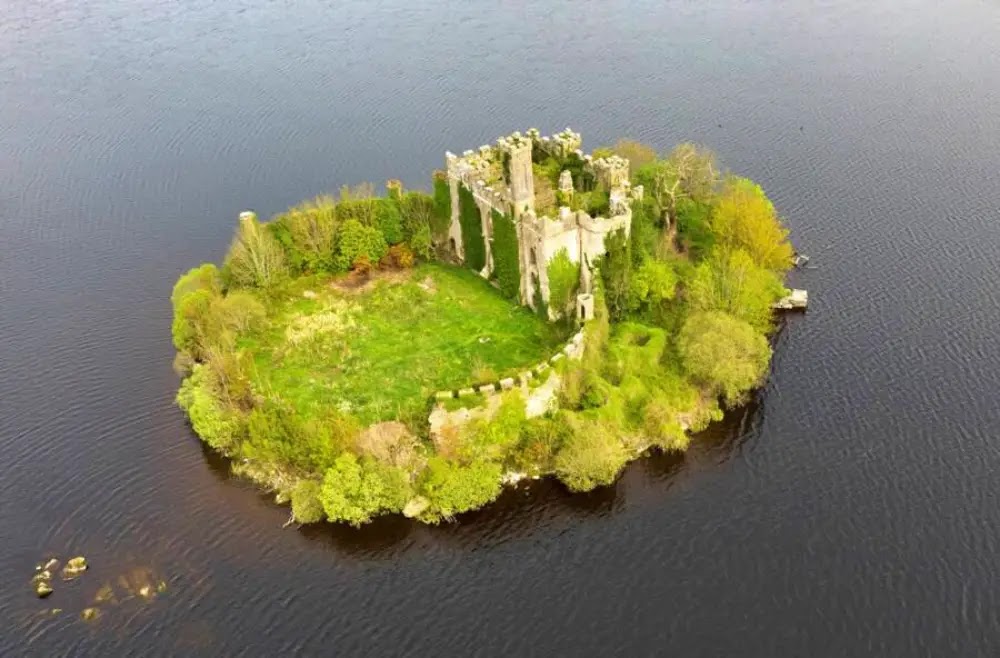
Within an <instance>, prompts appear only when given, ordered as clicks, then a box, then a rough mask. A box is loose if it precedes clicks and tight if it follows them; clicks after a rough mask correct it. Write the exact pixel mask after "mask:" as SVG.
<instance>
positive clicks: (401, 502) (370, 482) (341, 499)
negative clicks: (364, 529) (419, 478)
mask: <svg viewBox="0 0 1000 658" xmlns="http://www.w3.org/2000/svg"><path fill="white" fill-rule="evenodd" d="M411 494H412V490H411V487H410V482H409V476H408V475H407V474H406V472H405V471H403V470H402V469H399V468H396V467H393V466H387V465H385V464H380V463H379V462H377V461H375V460H372V459H362V460H359V459H358V458H357V457H356V456H354V455H353V454H351V453H349V452H345V453H344V454H342V455H341V456H340V457H338V458H337V461H336V462H334V465H333V466H332V467H331V468H329V469H328V470H327V471H326V474H325V475H324V477H323V486H322V490H321V492H320V500H321V501H322V503H323V511H325V512H326V516H327V518H329V519H330V520H331V521H344V522H346V523H350V524H351V525H353V526H360V525H362V524H363V523H368V522H369V521H371V520H372V519H373V518H374V517H376V516H378V515H380V514H385V513H389V512H400V511H402V509H403V507H404V506H405V505H406V501H407V500H409V499H410V496H411Z"/></svg>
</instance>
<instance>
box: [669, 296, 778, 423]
mask: <svg viewBox="0 0 1000 658" xmlns="http://www.w3.org/2000/svg"><path fill="white" fill-rule="evenodd" d="M677 350H678V352H679V354H680V357H681V362H682V364H683V366H684V369H685V370H686V371H687V372H688V373H689V374H690V375H691V376H692V377H693V378H694V379H695V380H696V381H698V382H700V383H702V384H704V385H705V386H707V387H709V389H710V390H711V391H712V392H713V393H715V394H716V395H721V396H722V397H723V398H724V399H725V400H726V402H727V403H729V404H735V403H738V402H740V401H742V400H743V398H744V395H745V393H746V392H747V391H749V390H750V389H752V388H753V387H754V386H756V385H757V384H758V383H759V382H760V381H761V379H762V378H763V377H764V374H765V373H766V371H767V365H768V363H769V362H770V359H771V346H770V345H768V344H767V338H766V337H765V336H764V335H763V334H760V333H757V332H756V331H755V330H754V328H753V327H752V326H750V325H749V324H747V323H746V322H743V321H742V320H738V319H736V318H734V317H732V316H731V315H726V314H725V313H721V312H719V311H708V312H699V313H693V314H691V316H690V317H689V318H688V319H687V321H686V322H685V323H684V326H683V327H681V331H680V334H679V335H678V337H677Z"/></svg>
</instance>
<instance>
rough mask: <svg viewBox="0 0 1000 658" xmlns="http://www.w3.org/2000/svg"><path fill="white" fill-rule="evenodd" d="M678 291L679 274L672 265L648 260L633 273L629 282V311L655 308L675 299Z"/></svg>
mask: <svg viewBox="0 0 1000 658" xmlns="http://www.w3.org/2000/svg"><path fill="white" fill-rule="evenodd" d="M676 291H677V274H676V273H675V272H674V268H673V267H671V266H670V263H667V262H664V261H661V260H647V261H645V262H644V263H643V264H642V265H640V266H639V268H638V269H637V270H635V271H634V272H633V273H632V279H631V281H630V282H629V300H628V307H629V310H632V311H637V310H639V309H640V308H642V307H645V306H649V307H655V306H658V305H660V304H662V303H663V302H665V301H669V300H671V299H673V298H674V295H675V294H676Z"/></svg>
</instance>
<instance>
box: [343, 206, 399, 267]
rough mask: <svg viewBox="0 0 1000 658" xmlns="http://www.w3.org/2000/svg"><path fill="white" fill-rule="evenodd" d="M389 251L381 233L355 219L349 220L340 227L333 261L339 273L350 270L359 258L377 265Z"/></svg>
mask: <svg viewBox="0 0 1000 658" xmlns="http://www.w3.org/2000/svg"><path fill="white" fill-rule="evenodd" d="M388 251H389V245H387V244H386V242H385V238H384V237H383V236H382V233H381V232H380V231H379V230H378V229H377V228H375V227H374V226H365V225H363V224H362V223H361V222H360V221H358V220H357V219H349V220H347V221H346V222H344V223H343V225H342V226H341V227H340V235H339V237H338V240H337V255H336V257H335V259H334V263H335V264H336V267H337V269H338V270H340V271H346V270H348V269H350V268H351V267H352V266H353V265H354V263H356V262H358V260H359V259H361V258H366V259H367V260H368V262H369V263H378V262H379V261H380V260H382V257H383V256H385V255H386V253H388Z"/></svg>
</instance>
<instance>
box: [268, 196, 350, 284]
mask: <svg viewBox="0 0 1000 658" xmlns="http://www.w3.org/2000/svg"><path fill="white" fill-rule="evenodd" d="M339 225H340V218H339V216H338V213H337V203H336V200H335V199H334V198H333V197H332V196H329V195H324V196H318V197H316V198H315V199H312V200H311V201H306V202H304V203H301V204H299V205H297V206H293V207H292V208H289V209H288V210H287V211H285V212H284V213H283V214H281V215H279V216H278V217H276V218H275V220H274V221H273V222H272V223H270V224H268V227H270V228H271V229H272V232H273V234H274V236H275V238H276V239H277V240H278V242H280V243H281V245H282V246H283V247H284V248H285V253H286V255H287V256H288V260H289V262H290V264H291V265H292V266H293V267H294V268H295V269H296V270H297V271H299V272H332V271H333V250H334V245H335V242H336V238H337V228H338V227H339Z"/></svg>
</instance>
